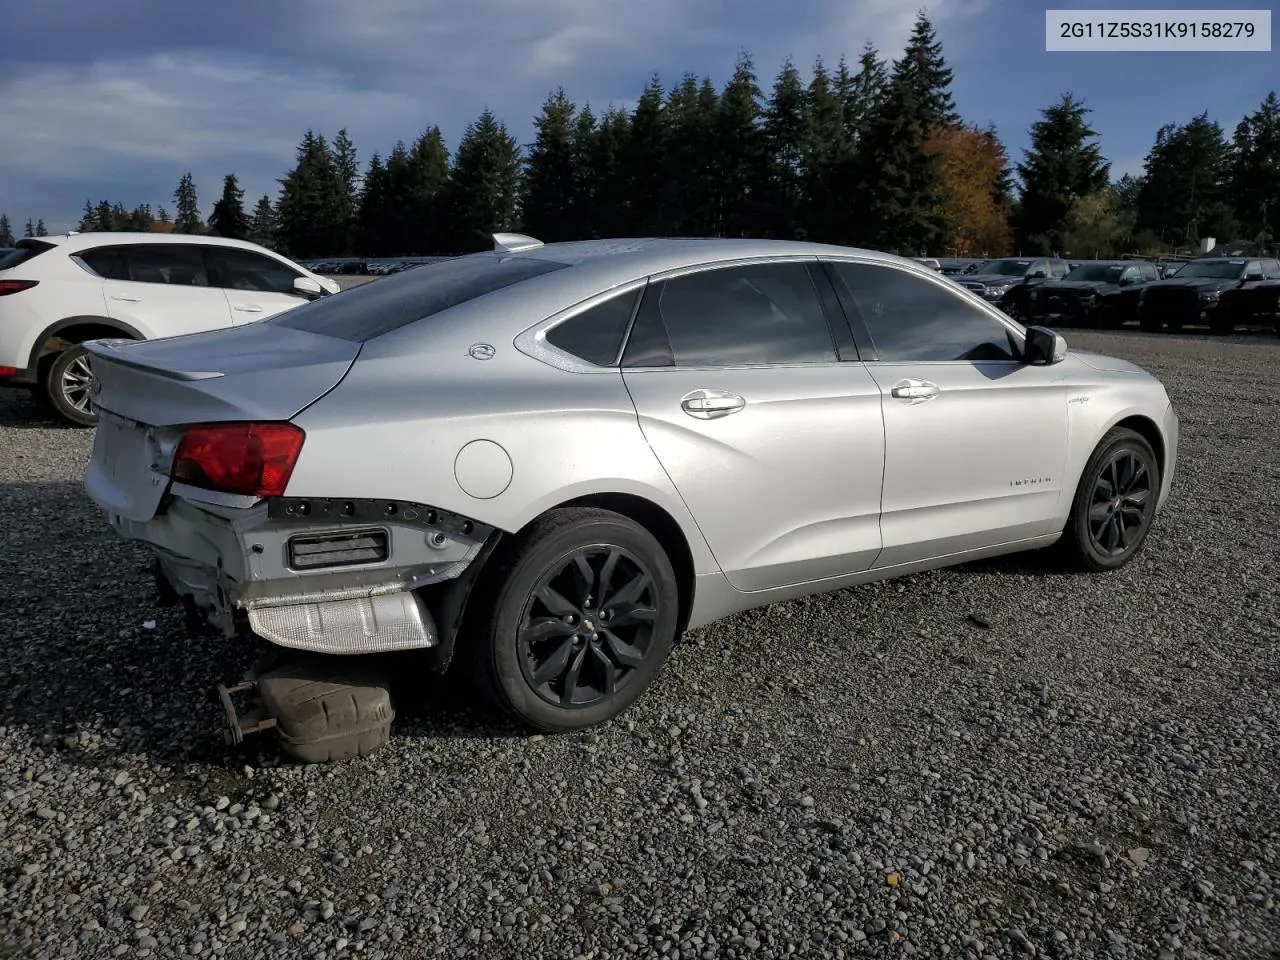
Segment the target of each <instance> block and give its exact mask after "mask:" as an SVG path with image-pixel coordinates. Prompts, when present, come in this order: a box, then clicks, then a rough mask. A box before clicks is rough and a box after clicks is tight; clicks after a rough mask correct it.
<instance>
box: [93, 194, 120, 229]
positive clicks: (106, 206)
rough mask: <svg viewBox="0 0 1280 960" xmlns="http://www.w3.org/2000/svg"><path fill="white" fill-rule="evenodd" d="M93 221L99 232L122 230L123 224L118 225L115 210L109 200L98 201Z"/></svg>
mask: <svg viewBox="0 0 1280 960" xmlns="http://www.w3.org/2000/svg"><path fill="white" fill-rule="evenodd" d="M94 221H95V222H96V223H97V224H98V229H99V230H103V231H107V232H110V231H112V230H123V229H124V224H123V223H120V222H119V221H118V219H117V218H116V208H115V207H114V206H112V205H111V201H110V200H100V201H98V210H97V213H96V214H95V216H94Z"/></svg>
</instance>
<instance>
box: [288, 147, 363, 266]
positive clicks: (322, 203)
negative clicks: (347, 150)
mask: <svg viewBox="0 0 1280 960" xmlns="http://www.w3.org/2000/svg"><path fill="white" fill-rule="evenodd" d="M280 186H281V189H280V200H279V204H278V206H277V210H276V217H277V229H278V232H277V236H276V240H277V243H278V244H280V245H282V246H283V247H284V249H285V250H286V251H288V253H290V254H291V255H293V256H295V257H298V258H301V259H308V258H312V257H326V256H327V257H332V256H340V255H342V254H344V253H345V252H346V245H347V230H348V226H349V220H348V218H347V217H346V207H347V188H346V184H345V183H344V182H343V181H342V177H341V175H340V174H339V172H338V169H337V167H336V166H335V165H334V162H333V155H332V153H331V151H330V149H329V144H328V143H327V142H326V141H325V138H324V136H323V135H321V134H317V133H315V132H314V131H312V130H308V131H307V133H306V135H305V136H304V137H303V138H302V142H301V143H300V144H299V145H298V152H297V163H296V165H295V166H294V168H293V169H292V170H290V171H289V173H288V174H286V175H285V177H284V178H283V179H282V180H281V181H280Z"/></svg>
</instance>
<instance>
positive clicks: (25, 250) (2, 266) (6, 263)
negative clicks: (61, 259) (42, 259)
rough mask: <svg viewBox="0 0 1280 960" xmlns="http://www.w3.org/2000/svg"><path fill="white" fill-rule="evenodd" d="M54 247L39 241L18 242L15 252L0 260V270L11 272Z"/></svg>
mask: <svg viewBox="0 0 1280 960" xmlns="http://www.w3.org/2000/svg"><path fill="white" fill-rule="evenodd" d="M56 246H57V244H56V243H44V242H43V241H40V240H19V241H18V247H17V249H16V250H12V251H10V252H9V253H7V254H5V255H4V257H2V258H0V270H12V269H13V268H14V267H17V266H20V265H22V264H24V263H26V262H27V261H28V260H31V259H33V258H34V257H38V256H40V254H42V253H44V252H45V251H46V250H52V249H53V248H54V247H56Z"/></svg>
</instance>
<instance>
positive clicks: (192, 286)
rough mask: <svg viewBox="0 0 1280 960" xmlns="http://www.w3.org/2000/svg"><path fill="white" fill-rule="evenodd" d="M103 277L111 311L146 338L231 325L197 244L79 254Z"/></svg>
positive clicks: (134, 246) (136, 246) (141, 245)
mask: <svg viewBox="0 0 1280 960" xmlns="http://www.w3.org/2000/svg"><path fill="white" fill-rule="evenodd" d="M81 259H83V260H84V261H85V262H86V263H88V264H90V266H91V267H92V269H94V271H95V272H97V273H98V274H99V275H101V276H103V277H104V278H105V283H104V284H103V295H104V296H105V297H106V304H107V312H108V314H110V316H111V318H112V319H114V320H119V321H120V322H122V323H125V324H128V325H129V326H130V327H132V328H133V329H135V330H137V331H138V332H139V333H141V334H142V335H143V336H144V337H146V338H147V339H156V338H160V337H176V336H181V335H183V334H188V333H200V332H202V331H204V330H217V329H220V328H222V327H227V326H230V325H231V323H232V319H231V312H230V310H229V309H228V306H227V298H226V296H225V295H224V294H223V292H222V291H221V290H220V289H218V288H217V287H216V286H213V285H212V284H211V283H210V278H209V267H208V264H207V263H206V262H205V257H204V252H203V250H202V248H201V247H200V246H199V245H198V244H194V243H154V244H153V243H137V244H119V245H117V246H115V247H114V248H100V249H98V250H95V251H92V252H86V253H85V254H82V255H81Z"/></svg>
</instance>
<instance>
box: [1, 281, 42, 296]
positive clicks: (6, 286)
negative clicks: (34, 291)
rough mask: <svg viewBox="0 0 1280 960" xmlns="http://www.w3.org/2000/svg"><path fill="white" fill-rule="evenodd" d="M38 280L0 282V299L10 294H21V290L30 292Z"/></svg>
mask: <svg viewBox="0 0 1280 960" xmlns="http://www.w3.org/2000/svg"><path fill="white" fill-rule="evenodd" d="M39 282H40V281H39V280H0V297H7V296H8V295H9V294H11V293H21V292H22V291H23V290H30V289H31V288H32V287H34V286H35V285H36V284H37V283H39Z"/></svg>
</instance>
